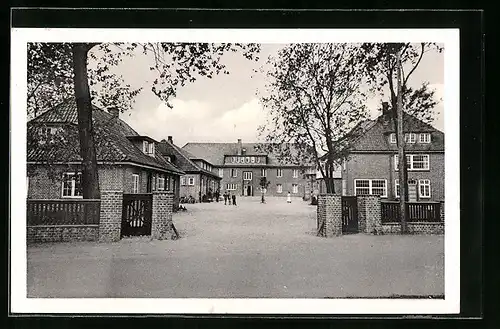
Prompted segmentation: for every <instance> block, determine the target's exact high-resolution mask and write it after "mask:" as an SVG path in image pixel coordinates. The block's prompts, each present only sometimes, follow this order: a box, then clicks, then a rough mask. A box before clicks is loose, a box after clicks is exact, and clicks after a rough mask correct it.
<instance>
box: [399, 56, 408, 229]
mask: <svg viewBox="0 0 500 329" xmlns="http://www.w3.org/2000/svg"><path fill="white" fill-rule="evenodd" d="M397 68H398V71H397V83H398V96H397V120H398V122H397V123H398V157H399V211H400V216H401V234H406V233H407V225H406V198H407V197H406V196H407V193H406V184H407V179H406V176H407V175H406V170H405V169H406V154H405V149H404V146H405V140H404V132H403V104H402V88H401V58H400V51H399V50H398V53H397Z"/></svg>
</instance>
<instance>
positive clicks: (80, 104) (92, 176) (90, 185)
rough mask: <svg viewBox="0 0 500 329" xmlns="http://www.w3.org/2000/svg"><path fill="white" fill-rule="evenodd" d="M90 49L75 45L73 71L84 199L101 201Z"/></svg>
mask: <svg viewBox="0 0 500 329" xmlns="http://www.w3.org/2000/svg"><path fill="white" fill-rule="evenodd" d="M89 49H90V46H89V45H88V44H85V43H75V44H73V46H72V51H73V70H74V74H75V78H74V85H75V96H76V105H77V112H78V135H79V140H80V156H81V157H82V188H83V198H84V199H99V198H100V191H99V176H98V172H97V157H96V151H95V144H94V129H93V124H92V105H91V102H90V91H89V83H88V76H87V53H88V50H89Z"/></svg>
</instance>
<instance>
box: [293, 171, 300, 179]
mask: <svg viewBox="0 0 500 329" xmlns="http://www.w3.org/2000/svg"><path fill="white" fill-rule="evenodd" d="M293 178H299V170H298V169H294V170H293Z"/></svg>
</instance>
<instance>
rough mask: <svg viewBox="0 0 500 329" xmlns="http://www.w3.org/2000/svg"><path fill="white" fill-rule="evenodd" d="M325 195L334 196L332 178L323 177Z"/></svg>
mask: <svg viewBox="0 0 500 329" xmlns="http://www.w3.org/2000/svg"><path fill="white" fill-rule="evenodd" d="M325 185H326V193H327V194H335V182H334V179H333V177H325Z"/></svg>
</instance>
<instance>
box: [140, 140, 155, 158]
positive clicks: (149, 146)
mask: <svg viewBox="0 0 500 329" xmlns="http://www.w3.org/2000/svg"><path fill="white" fill-rule="evenodd" d="M142 152H144V153H145V154H147V155H150V156H154V155H155V144H154V143H149V142H148V141H142Z"/></svg>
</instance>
